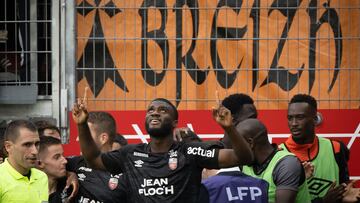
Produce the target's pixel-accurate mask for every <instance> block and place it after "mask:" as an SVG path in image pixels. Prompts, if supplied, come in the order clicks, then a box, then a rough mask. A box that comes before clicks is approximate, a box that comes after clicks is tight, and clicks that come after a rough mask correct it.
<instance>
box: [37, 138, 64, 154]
mask: <svg viewBox="0 0 360 203" xmlns="http://www.w3.org/2000/svg"><path fill="white" fill-rule="evenodd" d="M52 145H61V140H59V139H57V138H55V137H51V136H41V137H40V149H39V153H41V152H43V151H44V150H45V149H47V148H48V147H50V146H52Z"/></svg>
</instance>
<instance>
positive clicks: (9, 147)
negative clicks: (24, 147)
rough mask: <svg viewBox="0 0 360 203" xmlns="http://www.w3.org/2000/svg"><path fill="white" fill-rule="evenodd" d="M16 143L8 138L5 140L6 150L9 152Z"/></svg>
mask: <svg viewBox="0 0 360 203" xmlns="http://www.w3.org/2000/svg"><path fill="white" fill-rule="evenodd" d="M13 145H14V143H13V142H12V141H10V140H6V141H4V149H5V150H6V152H7V153H9V152H10V151H11V149H12V147H13Z"/></svg>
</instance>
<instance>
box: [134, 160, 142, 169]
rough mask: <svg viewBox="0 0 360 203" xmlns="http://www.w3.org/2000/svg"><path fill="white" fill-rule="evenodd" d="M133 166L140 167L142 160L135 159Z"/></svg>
mask: <svg viewBox="0 0 360 203" xmlns="http://www.w3.org/2000/svg"><path fill="white" fill-rule="evenodd" d="M134 164H135V165H134V166H135V167H138V168H141V167H142V165H143V164H144V162H143V161H142V160H137V161H134Z"/></svg>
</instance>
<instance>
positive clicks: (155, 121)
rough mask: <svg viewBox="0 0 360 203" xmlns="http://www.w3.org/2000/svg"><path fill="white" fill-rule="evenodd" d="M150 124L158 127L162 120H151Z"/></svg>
mask: <svg viewBox="0 0 360 203" xmlns="http://www.w3.org/2000/svg"><path fill="white" fill-rule="evenodd" d="M150 124H151V125H158V124H160V120H158V119H151V120H150Z"/></svg>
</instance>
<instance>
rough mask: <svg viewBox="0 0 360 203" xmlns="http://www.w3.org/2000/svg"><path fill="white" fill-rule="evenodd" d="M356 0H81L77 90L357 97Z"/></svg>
mask: <svg viewBox="0 0 360 203" xmlns="http://www.w3.org/2000/svg"><path fill="white" fill-rule="evenodd" d="M359 8H360V2H359V1H351V0H341V1H340V0H332V1H323V0H310V1H301V0H300V1H285V0H271V1H260V0H244V1H235V0H219V1H218V0H191V1H190V0H183V1H175V0H169V1H166V0H156V1H155V0H132V1H120V0H112V1H108V0H102V1H90V0H87V1H85V0H82V1H78V3H77V67H76V70H77V78H78V86H77V87H78V88H77V94H78V95H79V96H81V95H82V94H83V91H84V87H85V86H89V87H90V89H91V95H90V97H91V100H90V103H89V104H90V109H98V110H144V109H146V105H147V104H148V103H149V101H150V100H152V99H153V98H155V97H164V98H167V99H169V100H171V101H172V102H174V104H177V106H178V108H179V109H180V110H206V109H210V108H211V107H212V106H213V105H214V104H215V95H214V92H215V91H216V90H218V91H219V93H220V97H221V98H224V97H225V96H227V95H229V94H232V93H237V92H242V93H247V94H249V95H250V96H252V97H253V98H254V100H255V101H256V106H257V107H258V108H259V109H286V108H287V102H288V100H289V98H291V97H292V95H294V94H297V93H310V94H311V95H313V96H314V97H315V98H316V99H317V100H318V101H319V108H320V109H358V108H359V106H360V57H359V56H360V40H359V39H360V22H359V19H360V10H359Z"/></svg>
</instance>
